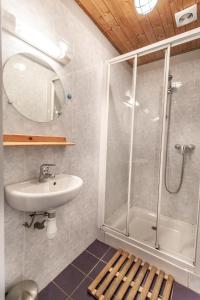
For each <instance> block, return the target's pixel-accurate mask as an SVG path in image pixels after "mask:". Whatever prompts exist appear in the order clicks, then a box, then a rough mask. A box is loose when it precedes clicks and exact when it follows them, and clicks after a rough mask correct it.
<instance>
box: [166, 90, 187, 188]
mask: <svg viewBox="0 0 200 300" xmlns="http://www.w3.org/2000/svg"><path fill="white" fill-rule="evenodd" d="M171 105H172V91H170V97H169V110H168V122H167V137H166V150H165V173H164V182H165V188H166V190H167V192H168V193H170V194H177V193H179V191H180V189H181V187H182V184H183V178H184V170H185V149H182V150H181V155H182V161H181V174H180V179H179V184H178V187H177V188H176V189H175V190H171V189H170V188H169V186H168V183H167V165H168V152H169V136H170V127H171V126H170V125H171Z"/></svg>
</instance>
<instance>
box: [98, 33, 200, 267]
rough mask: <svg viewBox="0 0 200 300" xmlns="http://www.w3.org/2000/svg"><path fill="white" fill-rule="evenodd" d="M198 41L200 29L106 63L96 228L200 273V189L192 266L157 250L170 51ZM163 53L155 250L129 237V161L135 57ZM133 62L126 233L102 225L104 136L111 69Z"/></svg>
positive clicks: (132, 139) (130, 174) (131, 145)
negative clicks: (119, 64) (115, 65)
mask: <svg viewBox="0 0 200 300" xmlns="http://www.w3.org/2000/svg"><path fill="white" fill-rule="evenodd" d="M198 38H200V27H198V28H196V29H193V30H190V31H187V32H185V33H182V34H179V35H176V36H174V37H171V38H168V39H165V40H163V41H160V42H157V43H154V44H151V45H148V46H146V47H143V48H140V49H137V50H134V51H131V52H129V53H126V54H123V55H119V56H117V57H115V58H112V59H110V60H108V61H107V62H106V67H107V76H106V94H105V97H104V101H103V104H102V126H101V143H100V169H99V210H98V227H99V228H101V229H102V230H103V231H104V232H107V233H109V234H111V235H114V236H115V237H117V238H119V239H121V240H122V241H124V242H128V243H130V242H131V243H132V244H133V245H134V246H136V247H138V248H140V249H143V250H144V251H146V252H147V253H151V254H152V255H154V256H156V257H157V256H159V257H160V258H161V259H164V260H167V261H168V262H169V263H171V264H175V265H176V266H178V267H180V268H186V269H187V270H189V271H192V272H193V271H194V272H200V220H199V219H200V216H199V212H200V189H199V197H198V212H197V229H196V239H195V258H194V262H191V263H188V262H186V261H184V260H182V259H179V258H177V257H176V256H174V255H171V254H169V253H167V252H164V251H162V250H161V251H159V250H157V249H156V248H158V246H159V219H160V210H161V200H162V185H163V170H164V149H165V140H166V130H165V128H166V122H167V121H166V118H165V117H164V116H165V115H166V112H167V91H168V74H169V66H170V50H171V48H172V47H174V46H177V45H181V44H183V43H186V42H190V41H192V40H195V39H198ZM160 50H163V51H165V58H164V61H165V63H164V73H163V74H164V78H163V82H164V85H163V87H164V88H163V97H162V100H163V111H162V131H161V150H160V170H159V187H158V188H159V192H158V202H157V228H158V230H157V231H156V241H155V248H153V247H151V246H148V245H147V244H145V243H143V242H139V241H138V240H135V239H134V238H132V237H130V236H129V221H130V201H131V179H132V178H131V177H132V158H133V141H134V115H135V105H134V103H135V95H136V86H137V60H138V57H140V56H143V55H146V54H150V53H153V52H157V51H160ZM130 59H132V60H133V61H134V66H133V79H132V97H133V106H132V118H131V119H132V121H131V137H130V153H129V155H130V156H129V180H128V199H127V221H126V233H123V232H121V231H119V230H118V229H116V228H114V227H111V226H108V225H106V224H105V221H104V215H105V201H106V199H105V190H106V164H107V161H106V158H107V135H108V113H109V88H110V67H111V65H114V64H116V63H120V62H125V61H127V60H130Z"/></svg>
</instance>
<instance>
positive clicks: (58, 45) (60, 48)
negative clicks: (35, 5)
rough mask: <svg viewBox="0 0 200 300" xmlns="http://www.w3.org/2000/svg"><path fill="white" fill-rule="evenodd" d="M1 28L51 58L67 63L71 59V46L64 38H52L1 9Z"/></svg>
mask: <svg viewBox="0 0 200 300" xmlns="http://www.w3.org/2000/svg"><path fill="white" fill-rule="evenodd" d="M2 23H3V29H4V30H6V31H7V32H9V33H11V34H12V35H14V36H16V37H17V38H19V39H21V40H22V41H24V42H26V43H27V44H29V45H31V46H32V47H34V48H36V49H38V50H40V51H41V52H43V53H45V54H47V55H48V56H50V57H51V58H53V59H55V60H56V61H58V62H60V63H61V64H64V65H65V64H67V63H69V61H70V60H71V59H72V48H71V45H70V43H69V42H67V41H65V40H52V39H50V38H49V37H47V36H45V35H43V34H42V33H41V32H39V31H37V30H35V29H34V28H32V27H29V26H27V24H26V23H24V22H23V21H22V20H21V19H17V18H16V17H15V16H14V15H13V14H10V13H8V12H7V11H5V10H3V22H2Z"/></svg>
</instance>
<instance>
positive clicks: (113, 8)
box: [103, 0, 139, 49]
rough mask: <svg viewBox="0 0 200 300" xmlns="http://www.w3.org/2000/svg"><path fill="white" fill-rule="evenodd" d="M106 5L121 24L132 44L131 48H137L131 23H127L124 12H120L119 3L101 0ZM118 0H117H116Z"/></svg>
mask: <svg viewBox="0 0 200 300" xmlns="http://www.w3.org/2000/svg"><path fill="white" fill-rule="evenodd" d="M103 1H104V3H105V4H106V6H107V7H108V8H109V10H110V11H112V14H113V17H114V18H115V19H116V21H117V22H118V24H119V25H120V26H121V28H122V30H123V32H124V34H125V35H126V36H127V38H128V39H129V40H130V42H131V43H132V45H133V49H137V48H138V43H139V42H138V41H137V36H136V34H135V31H134V29H133V27H132V26H131V25H132V24H130V23H129V20H128V19H127V18H126V15H125V14H122V11H121V8H120V7H119V3H118V2H117V1H110V0H103ZM118 1H119V0H118Z"/></svg>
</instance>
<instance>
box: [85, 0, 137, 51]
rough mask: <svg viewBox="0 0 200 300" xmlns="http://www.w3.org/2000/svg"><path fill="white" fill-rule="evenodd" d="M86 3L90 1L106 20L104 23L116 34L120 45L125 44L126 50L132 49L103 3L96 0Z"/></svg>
mask: <svg viewBox="0 0 200 300" xmlns="http://www.w3.org/2000/svg"><path fill="white" fill-rule="evenodd" d="M88 3H91V4H92V5H93V6H94V7H96V10H97V11H98V13H99V15H100V16H101V17H102V18H103V19H104V20H105V21H106V23H108V24H109V25H110V28H111V30H110V31H111V32H114V33H115V34H116V35H117V37H118V39H119V40H120V41H121V43H122V45H123V44H125V45H126V48H127V49H128V51H131V50H133V46H132V43H131V42H130V41H129V39H127V37H126V35H125V34H124V32H123V31H122V28H121V26H120V25H119V24H118V23H117V22H116V19H115V18H114V16H113V14H112V13H111V11H110V10H109V9H108V7H107V6H106V5H105V3H104V2H103V1H98V2H96V0H88Z"/></svg>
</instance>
